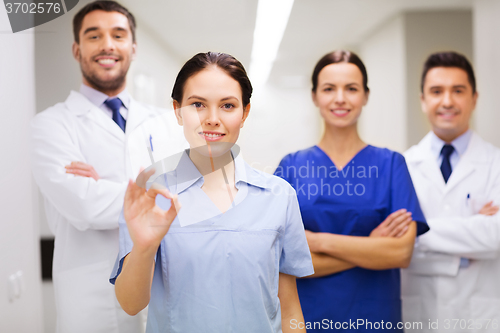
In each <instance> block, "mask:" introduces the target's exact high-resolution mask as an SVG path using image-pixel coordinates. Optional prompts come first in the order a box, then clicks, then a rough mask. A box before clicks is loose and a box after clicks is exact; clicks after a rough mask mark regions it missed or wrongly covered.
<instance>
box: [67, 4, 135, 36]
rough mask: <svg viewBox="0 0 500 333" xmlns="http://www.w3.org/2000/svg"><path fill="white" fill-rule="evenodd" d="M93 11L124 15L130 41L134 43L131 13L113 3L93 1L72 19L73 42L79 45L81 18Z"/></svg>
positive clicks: (133, 23)
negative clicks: (130, 33)
mask: <svg viewBox="0 0 500 333" xmlns="http://www.w3.org/2000/svg"><path fill="white" fill-rule="evenodd" d="M94 10H104V11H105V12H118V13H121V14H123V15H125V16H126V17H127V19H128V25H129V26H130V31H131V32H132V40H133V42H134V43H135V28H136V24H135V18H134V15H132V13H130V12H129V11H128V9H127V8H125V7H123V6H122V5H120V4H119V3H118V2H115V1H100V0H98V1H94V2H91V3H89V4H87V5H86V6H84V7H83V8H82V9H80V11H79V12H78V13H76V15H75V17H73V36H74V38H75V42H76V43H77V44H80V30H81V29H82V22H83V18H84V17H85V16H86V15H87V14H88V13H90V12H93V11H94Z"/></svg>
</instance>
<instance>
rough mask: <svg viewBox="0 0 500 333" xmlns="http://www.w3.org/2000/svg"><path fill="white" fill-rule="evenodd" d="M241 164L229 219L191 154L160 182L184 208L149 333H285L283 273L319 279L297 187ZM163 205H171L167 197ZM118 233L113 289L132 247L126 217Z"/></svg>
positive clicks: (159, 280) (169, 241) (161, 252)
mask: <svg viewBox="0 0 500 333" xmlns="http://www.w3.org/2000/svg"><path fill="white" fill-rule="evenodd" d="M234 155H235V154H234V153H233V156H234ZM234 165H235V186H236V188H238V193H237V194H236V196H235V197H234V205H233V207H232V208H230V209H229V210H227V211H226V212H225V213H223V214H222V213H221V212H220V210H219V209H218V208H217V207H216V206H215V205H214V203H213V202H212V201H211V200H210V199H209V197H208V196H207V195H206V194H205V192H203V190H202V189H201V186H202V185H203V182H204V178H203V176H202V175H201V174H200V172H199V171H198V169H197V168H196V167H195V165H194V164H193V162H192V161H191V159H190V158H189V156H188V154H187V153H183V155H182V157H181V159H180V162H179V164H178V166H177V168H176V169H175V170H174V171H172V172H170V173H167V174H163V175H162V176H160V177H159V178H158V179H157V181H155V182H156V183H157V184H161V185H164V186H166V187H168V188H169V190H170V192H172V193H177V194H178V195H179V202H180V204H181V205H182V208H181V210H180V211H179V214H178V215H177V217H176V218H175V220H174V221H173V223H172V225H171V226H170V229H169V231H168V233H167V235H166V236H165V237H164V239H163V240H162V242H161V244H160V247H159V249H158V253H157V256H156V265H155V271H154V275H153V284H152V287H151V300H150V303H149V311H148V322H147V328H146V332H148V333H153V332H154V333H160V332H161V333H163V332H179V333H190V332H214V333H220V332H235V333H240V332H259V333H266V332H269V333H277V332H281V307H280V301H279V299H278V282H279V273H285V274H289V275H294V276H297V277H302V276H307V275H311V274H313V273H314V270H313V267H312V261H311V254H310V252H309V247H308V246H307V240H306V236H305V233H304V225H303V224H302V220H301V217H300V210H299V204H298V201H297V196H296V195H295V191H294V190H293V188H292V187H291V186H290V185H289V184H288V183H287V182H285V181H284V180H283V179H281V178H279V177H276V176H273V175H269V174H266V173H263V172H260V171H257V170H255V169H253V168H251V167H250V166H249V165H248V164H246V163H245V162H244V160H243V158H242V157H241V155H239V154H238V155H237V157H235V160H234ZM156 202H157V204H158V206H159V207H160V208H162V209H164V210H167V209H168V208H169V207H170V200H167V199H165V198H164V197H163V196H157V198H156ZM119 227H120V252H119V255H118V258H117V261H116V264H115V268H114V270H113V272H112V274H111V279H110V282H111V283H114V282H115V279H116V277H117V276H118V275H119V274H120V272H121V267H122V263H123V259H124V257H125V256H126V255H127V254H128V253H129V252H130V251H131V250H132V247H133V242H132V240H131V238H130V235H129V232H128V229H127V224H126V222H125V220H124V218H123V213H122V216H121V217H120V221H119Z"/></svg>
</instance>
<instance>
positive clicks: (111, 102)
mask: <svg viewBox="0 0 500 333" xmlns="http://www.w3.org/2000/svg"><path fill="white" fill-rule="evenodd" d="M104 104H106V106H107V107H108V108H110V109H111V111H113V120H114V122H115V123H116V124H117V125H118V126H120V128H121V129H122V131H124V132H125V125H126V121H125V119H124V118H123V117H122V115H121V114H120V108H121V106H122V101H121V100H120V99H119V98H110V99H107V100H106V101H105V102H104Z"/></svg>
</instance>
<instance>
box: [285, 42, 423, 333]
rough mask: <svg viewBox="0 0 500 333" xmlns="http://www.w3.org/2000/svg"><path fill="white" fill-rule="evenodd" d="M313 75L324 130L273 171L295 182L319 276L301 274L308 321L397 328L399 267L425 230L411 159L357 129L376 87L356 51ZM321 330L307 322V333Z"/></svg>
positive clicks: (327, 59) (326, 62) (323, 63)
mask: <svg viewBox="0 0 500 333" xmlns="http://www.w3.org/2000/svg"><path fill="white" fill-rule="evenodd" d="M312 83H313V88H312V99H313V102H314V104H315V105H316V106H317V107H318V108H319V112H320V114H321V116H322V118H323V119H324V123H325V132H324V135H323V137H322V138H321V140H320V142H319V144H318V145H316V146H314V147H311V148H308V149H305V150H301V151H298V152H296V153H293V154H289V155H287V156H285V157H284V158H283V160H282V161H281V163H280V165H279V167H278V169H277V170H276V173H275V174H276V175H278V176H280V177H282V178H284V179H285V180H287V181H288V182H289V183H290V184H291V185H292V186H293V187H294V188H295V189H296V190H297V195H298V200H299V204H300V210H301V213H302V217H303V221H304V225H305V229H306V235H307V240H308V243H309V248H310V251H311V254H312V258H313V264H314V269H315V274H314V275H313V276H312V278H308V279H300V280H298V281H297V288H298V291H299V296H300V301H301V305H302V309H303V311H304V319H305V321H306V323H314V322H322V321H323V320H325V319H326V320H328V322H330V321H332V322H334V323H345V322H347V323H349V321H351V322H356V323H359V322H358V319H362V320H363V321H364V322H367V321H369V322H371V323H378V325H379V327H380V323H381V322H382V321H384V323H386V324H387V323H389V324H390V325H391V326H392V329H394V330H395V331H398V330H397V326H396V325H397V323H398V322H400V321H401V300H400V287H399V283H400V282H399V281H400V278H399V269H398V268H400V267H406V266H407V265H408V264H409V262H410V258H411V254H412V250H413V244H414V241H415V237H416V235H417V234H421V233H424V232H425V231H427V230H428V227H427V224H426V222H425V219H424V216H423V214H422V211H421V209H420V205H419V202H418V199H417V196H416V194H415V190H414V188H413V184H412V181H411V178H410V175H409V173H408V169H407V167H406V163H405V160H404V158H403V156H402V155H400V154H398V153H396V152H393V151H390V150H388V149H383V148H377V147H374V146H371V145H367V144H366V143H365V142H363V141H362V140H361V138H360V136H359V133H358V129H357V122H358V118H359V117H360V115H361V113H362V108H363V106H365V105H366V103H367V102H368V97H369V92H370V91H369V89H368V75H367V72H366V69H365V66H364V64H363V62H362V61H361V59H359V57H358V56H357V55H356V54H354V53H352V52H348V51H336V52H332V53H329V54H327V55H325V56H324V57H323V58H321V59H320V60H319V62H318V63H317V65H316V67H315V69H314V72H313V76H312ZM304 168H305V169H306V170H307V169H312V170H309V171H310V172H307V173H304ZM297 171H300V172H297ZM304 174H305V176H304ZM384 328H388V326H384ZM357 330H358V331H360V332H365V331H370V328H369V327H367V326H364V325H361V326H357ZM320 331H321V327H317V326H314V325H312V324H311V326H309V330H308V332H320ZM401 331H402V330H399V332H401Z"/></svg>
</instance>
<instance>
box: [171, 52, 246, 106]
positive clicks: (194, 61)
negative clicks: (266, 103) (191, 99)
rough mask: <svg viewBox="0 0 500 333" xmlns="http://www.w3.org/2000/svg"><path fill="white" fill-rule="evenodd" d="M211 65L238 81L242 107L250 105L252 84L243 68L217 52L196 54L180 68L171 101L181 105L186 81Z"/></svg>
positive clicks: (232, 59)
mask: <svg viewBox="0 0 500 333" xmlns="http://www.w3.org/2000/svg"><path fill="white" fill-rule="evenodd" d="M211 65H212V66H217V67H219V68H220V69H222V70H223V71H224V72H226V73H227V74H228V75H229V76H231V77H232V78H233V79H235V80H236V81H238V83H239V84H240V87H241V94H242V102H243V107H244V108H245V107H246V106H247V105H248V104H250V97H251V96H252V84H251V83H250V79H249V78H248V75H247V72H246V71H245V68H244V67H243V65H242V64H241V62H239V61H238V60H237V59H236V58H235V57H233V56H231V55H229V54H226V53H217V52H207V53H198V54H197V55H195V56H194V57H192V58H191V59H189V60H188V61H187V62H186V63H185V64H184V66H182V68H181V70H180V71H179V74H177V78H176V79H175V83H174V88H173V89H172V99H173V100H174V101H177V102H179V103H181V101H182V97H183V95H184V85H185V84H186V81H187V79H189V78H190V77H191V76H193V75H195V74H197V73H198V72H201V71H202V70H203V69H205V68H207V67H208V66H211Z"/></svg>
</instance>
